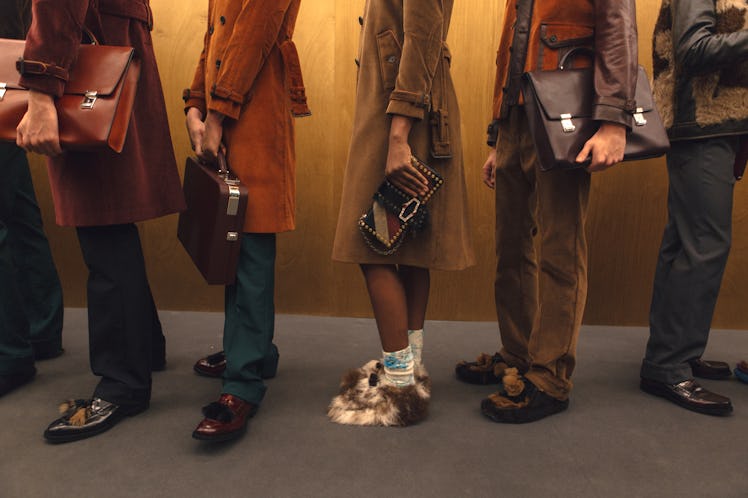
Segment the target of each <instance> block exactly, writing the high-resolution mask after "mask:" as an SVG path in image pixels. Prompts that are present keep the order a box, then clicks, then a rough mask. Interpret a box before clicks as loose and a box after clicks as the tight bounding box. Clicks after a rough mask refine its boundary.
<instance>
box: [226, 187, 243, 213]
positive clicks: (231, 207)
mask: <svg viewBox="0 0 748 498" xmlns="http://www.w3.org/2000/svg"><path fill="white" fill-rule="evenodd" d="M241 195H242V194H241V191H240V190H239V187H237V186H235V185H229V202H228V204H227V206H226V214H227V215H229V216H236V213H238V212H239V198H240V197H241Z"/></svg>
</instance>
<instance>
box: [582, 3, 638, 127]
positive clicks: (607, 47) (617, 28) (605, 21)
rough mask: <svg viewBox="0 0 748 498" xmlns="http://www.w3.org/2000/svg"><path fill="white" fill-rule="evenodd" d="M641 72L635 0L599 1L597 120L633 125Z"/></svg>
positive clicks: (596, 23)
mask: <svg viewBox="0 0 748 498" xmlns="http://www.w3.org/2000/svg"><path fill="white" fill-rule="evenodd" d="M637 74H638V48H637V29H636V6H635V4H634V0H595V101H594V110H593V117H594V118H595V119H596V120H600V121H610V122H613V123H618V124H623V125H626V126H628V127H631V119H632V118H631V114H630V113H631V112H632V111H633V110H634V108H635V105H636V102H635V100H634V99H635V95H636V79H637Z"/></svg>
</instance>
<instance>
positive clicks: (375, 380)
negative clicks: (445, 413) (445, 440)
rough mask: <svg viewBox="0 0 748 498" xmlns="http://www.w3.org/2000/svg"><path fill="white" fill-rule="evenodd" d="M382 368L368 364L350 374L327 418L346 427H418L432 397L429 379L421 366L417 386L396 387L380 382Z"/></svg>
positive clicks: (379, 363) (416, 375) (343, 380)
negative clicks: (414, 425) (416, 425)
mask: <svg viewBox="0 0 748 498" xmlns="http://www.w3.org/2000/svg"><path fill="white" fill-rule="evenodd" d="M383 376H384V367H383V366H382V364H381V362H379V361H377V360H371V361H370V362H368V363H367V364H366V365H364V366H363V367H361V368H359V369H356V370H350V371H348V373H346V374H345V375H344V376H343V378H342V380H341V382H340V393H339V394H338V395H337V396H335V398H333V400H332V402H331V403H330V406H329V407H328V409H327V415H328V416H329V417H330V419H331V420H332V421H333V422H336V423H338V424H346V425H379V426H399V427H404V426H407V425H413V424H417V423H418V422H420V421H422V420H423V419H425V418H426V415H427V414H428V408H429V398H430V397H431V379H430V378H429V376H428V373H427V372H426V369H425V368H423V366H422V365H419V366H417V367H416V372H415V377H416V383H415V385H413V386H408V387H395V386H392V385H389V384H386V383H384V382H383V379H382V378H383Z"/></svg>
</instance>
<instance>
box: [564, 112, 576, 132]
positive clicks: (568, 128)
mask: <svg viewBox="0 0 748 498" xmlns="http://www.w3.org/2000/svg"><path fill="white" fill-rule="evenodd" d="M561 128H562V129H563V130H564V133H572V132H573V131H575V130H576V129H577V127H576V126H574V123H572V122H571V114H562V115H561Z"/></svg>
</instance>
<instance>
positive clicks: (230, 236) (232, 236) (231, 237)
mask: <svg viewBox="0 0 748 498" xmlns="http://www.w3.org/2000/svg"><path fill="white" fill-rule="evenodd" d="M226 240H228V241H229V242H236V241H237V240H239V232H226Z"/></svg>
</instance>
